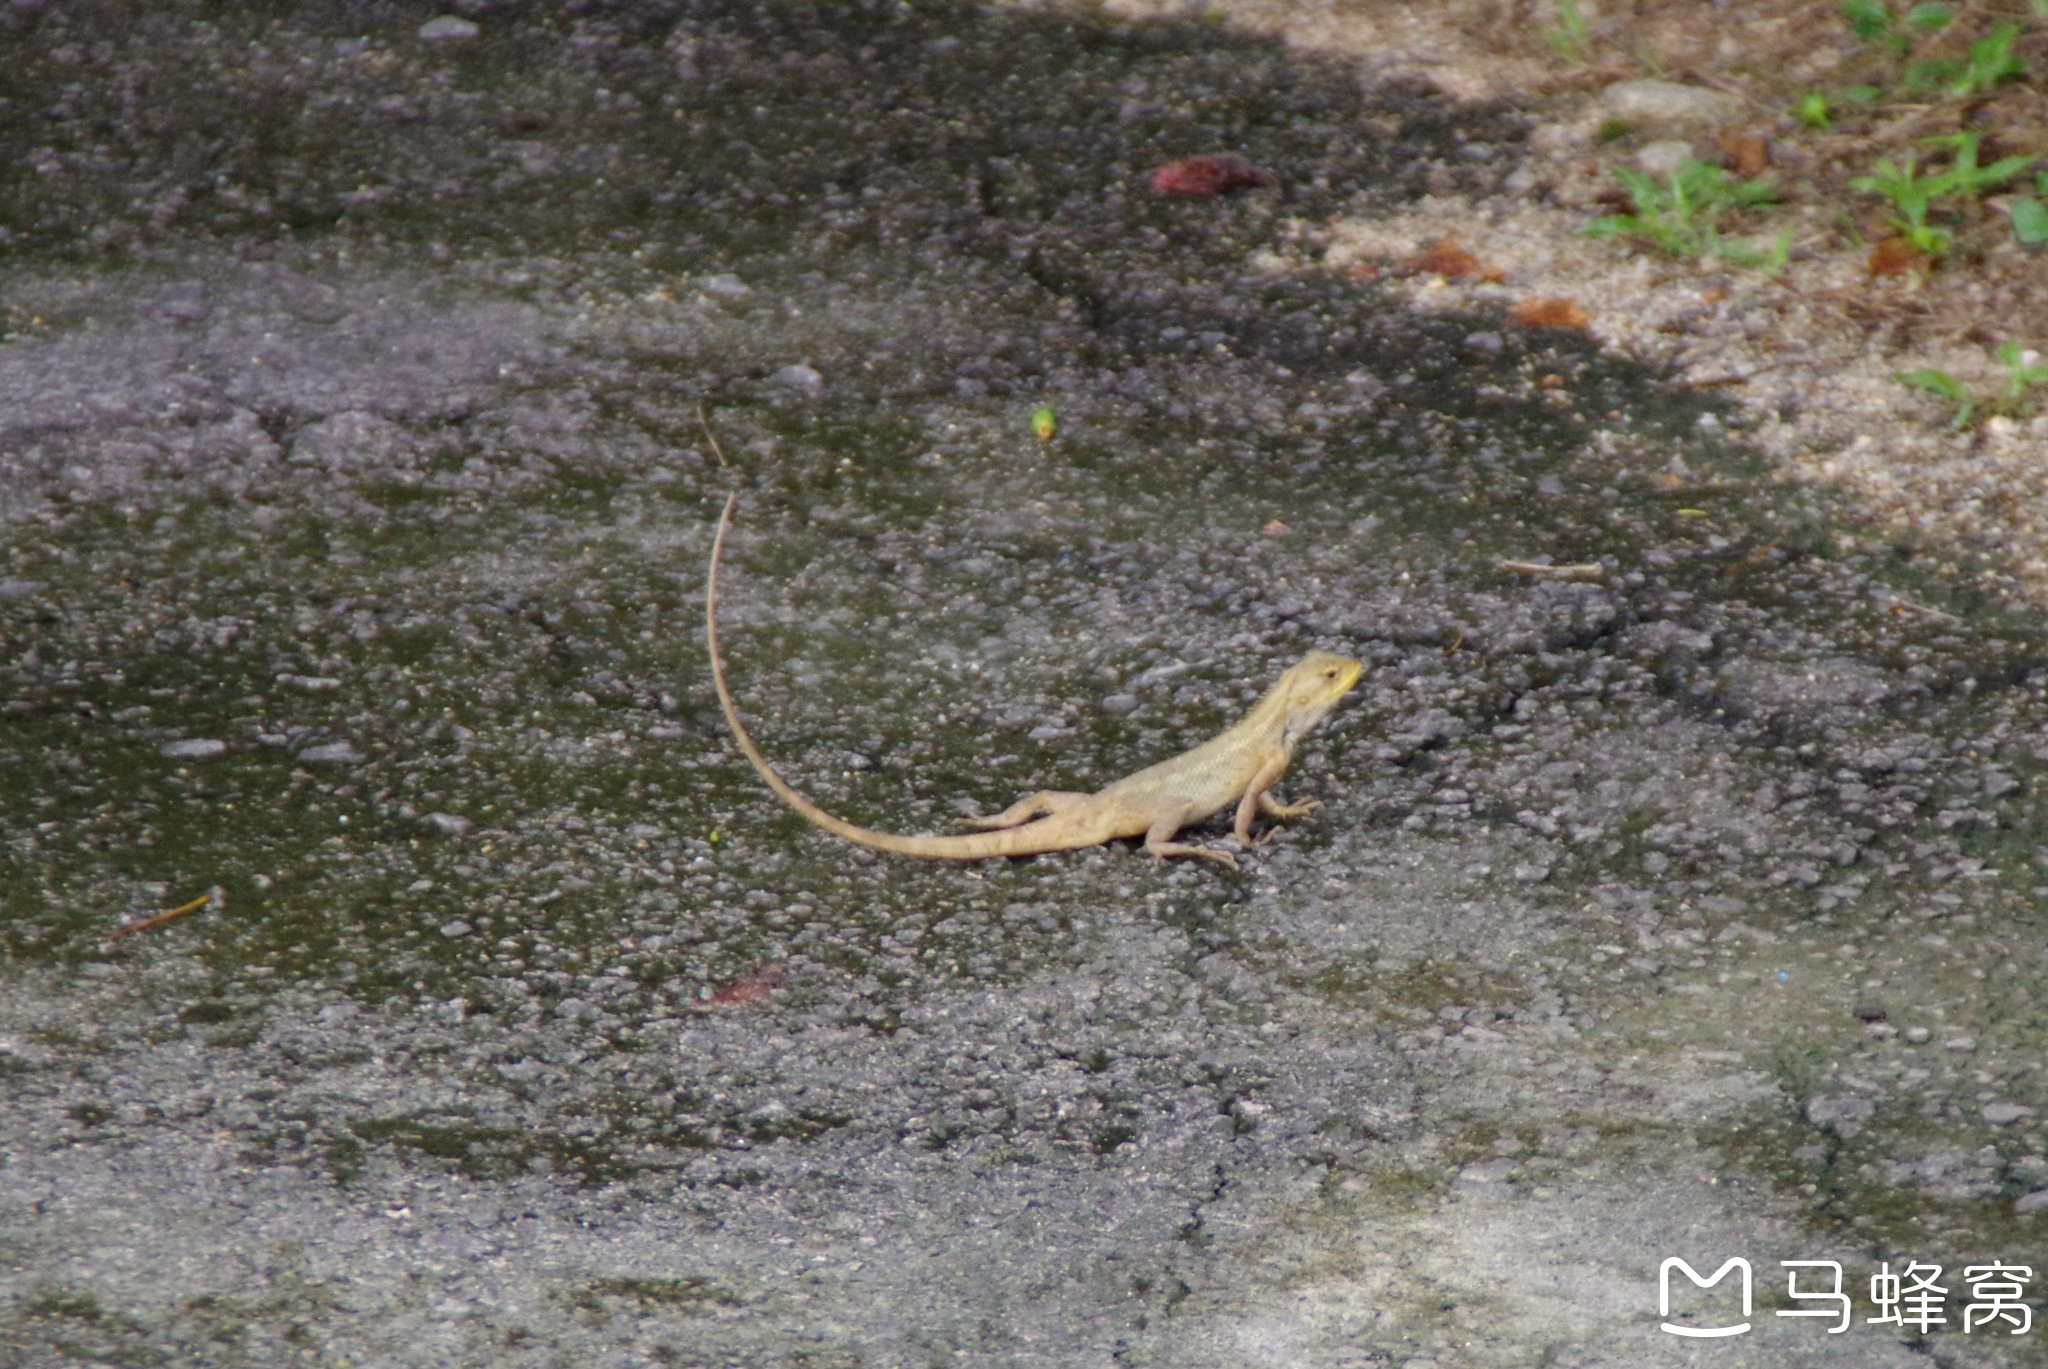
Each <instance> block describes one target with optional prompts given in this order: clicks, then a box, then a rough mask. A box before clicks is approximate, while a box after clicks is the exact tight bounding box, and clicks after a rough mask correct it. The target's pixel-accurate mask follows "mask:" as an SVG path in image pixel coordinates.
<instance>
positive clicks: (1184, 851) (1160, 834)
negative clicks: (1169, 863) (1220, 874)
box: [1145, 809, 1237, 870]
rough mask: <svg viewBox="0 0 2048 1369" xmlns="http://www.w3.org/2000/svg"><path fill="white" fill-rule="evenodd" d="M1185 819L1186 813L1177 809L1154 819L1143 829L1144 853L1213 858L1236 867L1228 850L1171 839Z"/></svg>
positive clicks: (1159, 858) (1164, 856)
mask: <svg viewBox="0 0 2048 1369" xmlns="http://www.w3.org/2000/svg"><path fill="white" fill-rule="evenodd" d="M1186 821H1187V814H1185V813H1183V812H1181V811H1179V810H1178V809H1176V810H1175V811H1174V812H1172V813H1168V814H1163V815H1161V816H1160V817H1159V818H1157V819H1155V820H1154V821H1153V823H1152V825H1151V826H1150V827H1149V828H1147V829H1146V831H1145V854H1146V855H1148V856H1151V857H1152V858H1153V859H1154V860H1165V859H1167V858H1169V857H1171V856H1186V857H1189V858H1191V859H1194V860H1213V861H1215V862H1216V863H1217V864H1218V865H1222V866H1227V867H1228V868H1230V869H1232V870H1235V869H1236V868H1237V857H1236V856H1233V855H1231V854H1230V852H1228V851H1218V850H1216V849H1215V848H1214V847H1209V846H1195V845H1193V844H1191V843H1189V842H1185V841H1175V840H1173V834H1174V833H1176V832H1178V831H1179V830H1180V829H1181V824H1182V823H1184V822H1186Z"/></svg>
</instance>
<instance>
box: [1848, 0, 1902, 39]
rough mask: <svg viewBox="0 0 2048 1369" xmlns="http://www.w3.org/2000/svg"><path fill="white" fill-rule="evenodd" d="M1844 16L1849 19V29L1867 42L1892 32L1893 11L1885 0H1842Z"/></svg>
mask: <svg viewBox="0 0 2048 1369" xmlns="http://www.w3.org/2000/svg"><path fill="white" fill-rule="evenodd" d="M1842 17H1843V18H1844V19H1846V20H1848V21H1849V31H1850V32H1851V33H1853V34H1855V35H1856V36H1857V37H1858V38H1861V39H1863V40H1864V41H1865V42H1871V41H1873V40H1875V39H1878V38H1882V37H1884V36H1885V35H1886V34H1887V33H1890V32H1891V27H1892V12H1891V10H1889V9H1888V8H1886V7H1885V3H1884V0H1842Z"/></svg>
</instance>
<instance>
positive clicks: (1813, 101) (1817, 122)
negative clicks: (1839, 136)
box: [1792, 90, 1833, 132]
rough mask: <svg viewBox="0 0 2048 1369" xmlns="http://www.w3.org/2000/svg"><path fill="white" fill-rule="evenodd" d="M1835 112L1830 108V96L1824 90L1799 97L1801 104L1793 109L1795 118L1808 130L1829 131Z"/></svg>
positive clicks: (1813, 91)
mask: <svg viewBox="0 0 2048 1369" xmlns="http://www.w3.org/2000/svg"><path fill="white" fill-rule="evenodd" d="M1832 113H1833V111H1832V110H1830V109H1829V108H1828V94H1827V92H1826V91H1824V90H1809V91H1807V92H1806V93H1805V94H1804V95H1802V96H1800V97H1799V103H1798V104H1797V105H1794V106H1793V107H1792V114H1793V117H1795V118H1796V119H1798V120H1799V122H1800V123H1802V124H1805V125H1806V126H1807V127H1808V128H1817V129H1820V130H1821V131H1822V132H1826V131H1827V127H1828V123H1829V120H1830V116H1831V115H1832Z"/></svg>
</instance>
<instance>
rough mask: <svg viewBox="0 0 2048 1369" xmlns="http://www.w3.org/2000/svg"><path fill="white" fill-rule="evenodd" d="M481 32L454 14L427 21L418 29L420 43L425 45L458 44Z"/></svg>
mask: <svg viewBox="0 0 2048 1369" xmlns="http://www.w3.org/2000/svg"><path fill="white" fill-rule="evenodd" d="M482 32H483V30H482V29H480V28H478V27H477V26H476V25H475V24H473V23H471V22H470V21H469V20H467V19H464V18H462V17H461V16H459V15H454V14H444V15H441V16H440V17H438V18H435V19H429V20H427V22H426V23H424V24H421V25H420V27H419V37H420V41H421V42H425V43H459V42H463V41H465V40H467V39H470V38H474V37H476V36H477V35H478V34H479V33H482Z"/></svg>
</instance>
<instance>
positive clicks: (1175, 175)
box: [1152, 152, 1273, 200]
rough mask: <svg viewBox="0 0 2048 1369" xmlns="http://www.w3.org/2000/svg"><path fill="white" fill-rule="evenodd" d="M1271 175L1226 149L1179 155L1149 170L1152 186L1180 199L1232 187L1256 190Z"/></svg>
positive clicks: (1223, 191) (1219, 192)
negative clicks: (1195, 155)
mask: <svg viewBox="0 0 2048 1369" xmlns="http://www.w3.org/2000/svg"><path fill="white" fill-rule="evenodd" d="M1272 183H1273V178H1272V177H1271V176H1269V175H1267V174H1266V173H1265V172H1263V171H1261V170H1259V168H1257V167H1255V166H1253V165H1252V164H1251V163H1250V162H1248V161H1246V160H1245V159H1244V158H1242V157H1234V156H1232V155H1231V154H1230V153H1228V152H1215V153H1209V154H1207V155H1205V156H1200V157H1182V158H1181V159H1180V160H1179V161H1174V162H1168V163H1167V164H1166V165H1165V166H1162V167H1160V168H1159V169H1158V170H1156V171H1154V172H1153V173H1152V188H1153V189H1154V190H1156V191H1158V192H1159V193H1160V194H1162V195H1172V196H1174V197H1176V198H1178V199H1183V200H1206V199H1209V198H1211V197H1212V196H1216V195H1228V194H1230V193H1231V192H1232V191H1236V190H1256V189H1258V188H1259V187H1260V186H1264V185H1271V184H1272Z"/></svg>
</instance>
